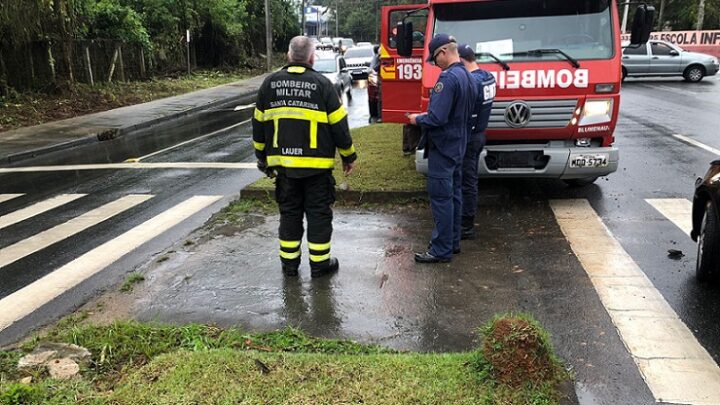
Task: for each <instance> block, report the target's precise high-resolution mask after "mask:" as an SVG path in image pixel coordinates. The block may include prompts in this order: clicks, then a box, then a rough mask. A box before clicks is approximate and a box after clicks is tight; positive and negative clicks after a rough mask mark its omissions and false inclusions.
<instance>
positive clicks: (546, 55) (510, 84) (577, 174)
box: [380, 0, 654, 185]
mask: <svg viewBox="0 0 720 405" xmlns="http://www.w3.org/2000/svg"><path fill="white" fill-rule="evenodd" d="M382 12H383V16H382V21H383V24H382V28H381V50H380V51H381V54H380V56H381V69H380V70H381V72H380V76H381V78H382V83H383V84H382V86H383V91H382V98H383V100H382V117H383V121H384V122H397V123H404V124H407V123H408V120H407V118H406V115H405V114H406V113H407V112H422V111H426V110H427V106H428V102H429V97H430V90H431V89H432V88H433V86H434V85H435V83H436V81H437V79H438V76H439V75H440V69H439V68H438V67H436V66H433V65H431V64H429V63H427V62H425V61H426V60H427V53H428V49H427V45H428V43H429V42H430V41H429V38H432V36H433V35H434V34H437V33H446V34H450V35H452V36H454V37H455V38H456V39H457V41H458V43H466V44H470V46H472V47H473V48H475V51H476V54H477V56H478V63H479V64H480V67H481V68H482V69H485V70H487V71H489V72H491V73H492V74H493V75H495V77H496V79H497V97H496V98H495V103H494V105H493V109H492V114H491V118H490V125H489V128H488V131H487V141H488V143H487V147H486V149H485V151H483V153H482V155H481V157H480V165H479V166H480V167H479V171H480V176H483V177H489V176H506V177H551V178H559V179H562V180H564V181H566V182H568V183H571V184H576V185H582V184H589V183H592V182H594V181H595V180H596V179H597V178H598V177H599V176H605V175H608V174H610V173H612V172H614V171H616V170H617V167H618V160H619V151H618V149H617V147H615V146H613V144H614V141H615V138H614V137H613V131H614V130H615V125H616V123H617V116H618V110H619V107H620V81H621V63H620V58H621V57H622V52H621V48H620V22H619V13H618V9H617V4H616V0H474V1H468V0H429V1H428V3H427V4H422V5H404V6H391V7H383V11H382ZM653 14H654V9H653V8H652V7H648V6H644V5H643V6H640V7H639V8H638V9H637V11H636V13H635V18H634V21H633V25H632V32H633V40H632V41H631V42H633V43H641V42H647V39H648V37H649V34H650V30H651V27H652V18H653ZM426 39H428V40H426ZM408 125H409V124H408ZM406 129H409V128H406ZM416 130H419V129H416ZM416 165H417V168H418V170H419V171H420V172H424V173H426V172H427V160H425V159H423V154H422V151H418V152H417V153H416Z"/></svg>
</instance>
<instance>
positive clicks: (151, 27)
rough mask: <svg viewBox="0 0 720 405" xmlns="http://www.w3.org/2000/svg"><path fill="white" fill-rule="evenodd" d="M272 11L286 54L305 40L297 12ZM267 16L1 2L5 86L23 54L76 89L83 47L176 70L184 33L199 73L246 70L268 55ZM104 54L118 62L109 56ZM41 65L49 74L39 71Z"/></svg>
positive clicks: (234, 9) (119, 0)
mask: <svg viewBox="0 0 720 405" xmlns="http://www.w3.org/2000/svg"><path fill="white" fill-rule="evenodd" d="M270 4H271V11H272V17H273V46H274V49H276V50H283V49H285V48H286V47H287V43H288V42H289V40H290V38H292V37H293V36H294V35H297V34H298V33H299V32H300V24H299V17H298V16H299V11H300V10H299V8H298V7H297V5H296V3H295V2H294V1H292V0H270ZM264 16H265V5H264V0H2V1H0V75H2V76H3V77H0V80H3V78H4V79H5V80H7V79H8V78H7V75H8V74H9V71H12V70H13V69H12V66H10V65H12V64H17V63H18V61H17V56H18V55H24V54H23V52H25V53H27V54H28V57H29V58H31V59H30V62H31V63H32V65H33V67H34V68H37V70H42V69H45V70H47V69H49V70H51V71H53V75H54V76H56V77H55V79H56V80H68V81H73V80H75V79H76V78H77V76H79V75H80V73H79V72H77V70H78V69H73V67H77V66H79V65H80V64H82V63H81V62H82V61H83V58H84V55H82V54H83V49H84V48H83V46H85V45H80V46H79V45H78V44H88V43H93V44H102V43H103V41H113V42H117V43H121V44H122V45H123V47H127V49H130V50H132V51H133V52H134V54H135V53H137V54H138V55H139V57H140V58H141V59H142V60H143V69H144V68H145V67H146V66H147V67H148V68H150V69H153V70H155V71H161V70H163V69H173V68H177V66H176V65H178V60H179V61H180V62H182V61H183V55H185V53H186V45H187V44H186V38H185V37H186V30H190V44H191V45H192V46H191V48H190V49H191V53H192V62H193V63H194V64H195V65H197V66H200V67H221V66H233V67H242V66H245V65H247V64H249V63H250V60H251V59H252V58H253V57H255V56H258V55H259V54H261V53H264V52H265V51H264V50H265V17H264ZM122 50H123V51H125V52H126V53H127V52H128V51H127V50H126V49H125V48H124V49H122ZM44 53H49V56H45V55H44ZM105 53H108V54H109V55H112V57H111V59H117V55H116V54H113V49H112V48H111V49H110V51H108V52H105ZM10 55H12V56H13V57H12V58H11V57H9V56H10ZM101 56H102V55H101ZM38 58H41V59H43V60H44V61H45V63H44V64H46V65H49V67H47V68H46V67H45V66H40V64H39V63H38ZM23 59H25V60H23V61H22V63H24V64H27V63H28V60H27V58H23ZM126 62H127V61H126ZM126 65H127V63H126ZM180 66H184V64H181V65H180ZM36 73H37V72H36ZM37 74H38V75H39V73H37Z"/></svg>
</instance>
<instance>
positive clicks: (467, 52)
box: [458, 44, 475, 62]
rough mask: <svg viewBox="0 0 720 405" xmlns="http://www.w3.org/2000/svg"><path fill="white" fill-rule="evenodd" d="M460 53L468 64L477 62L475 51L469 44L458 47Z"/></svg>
mask: <svg viewBox="0 0 720 405" xmlns="http://www.w3.org/2000/svg"><path fill="white" fill-rule="evenodd" d="M458 53H459V54H460V57H461V58H463V59H465V60H466V61H468V62H472V61H474V60H475V51H474V50H473V49H472V47H470V45H468V44H462V45H460V46H458Z"/></svg>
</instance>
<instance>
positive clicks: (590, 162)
mask: <svg viewBox="0 0 720 405" xmlns="http://www.w3.org/2000/svg"><path fill="white" fill-rule="evenodd" d="M608 159H610V155H608V154H607V153H598V154H596V155H570V167H576V168H582V167H607V166H608Z"/></svg>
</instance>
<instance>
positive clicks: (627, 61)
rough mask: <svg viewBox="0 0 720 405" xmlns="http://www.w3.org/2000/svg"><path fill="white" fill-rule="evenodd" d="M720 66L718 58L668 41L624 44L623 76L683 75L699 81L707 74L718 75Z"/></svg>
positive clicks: (690, 79) (692, 80)
mask: <svg viewBox="0 0 720 405" xmlns="http://www.w3.org/2000/svg"><path fill="white" fill-rule="evenodd" d="M718 70H720V64H718V58H716V57H714V56H711V55H706V54H704V53H697V52H688V51H686V50H684V49H682V48H680V47H678V46H677V45H673V44H671V43H669V42H665V41H650V42H648V43H647V44H645V45H640V46H637V47H632V46H626V47H623V57H622V74H623V80H625V78H626V77H648V76H683V77H684V78H685V80H687V81H689V82H693V83H696V82H699V81H700V80H702V79H703V77H705V76H714V75H715V74H717V72H718Z"/></svg>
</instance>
